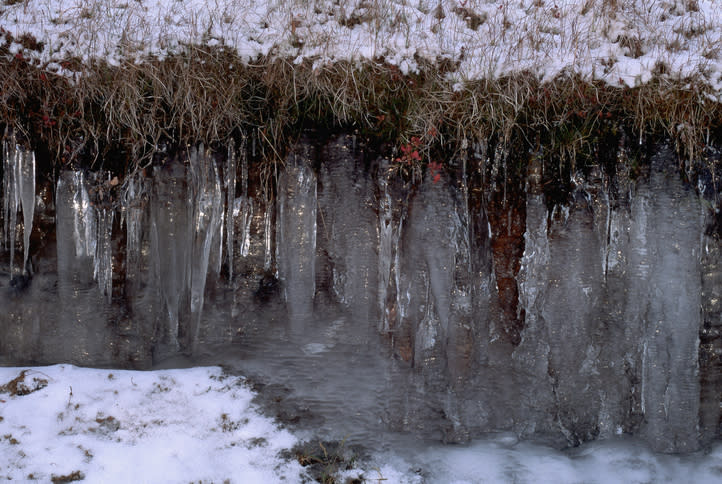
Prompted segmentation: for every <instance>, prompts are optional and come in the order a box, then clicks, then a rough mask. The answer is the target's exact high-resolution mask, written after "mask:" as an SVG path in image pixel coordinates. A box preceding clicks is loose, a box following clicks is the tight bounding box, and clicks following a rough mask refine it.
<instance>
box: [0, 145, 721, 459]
mask: <svg viewBox="0 0 722 484" xmlns="http://www.w3.org/2000/svg"><path fill="white" fill-rule="evenodd" d="M312 135H313V133H309V134H308V135H307V137H305V138H302V139H301V140H299V141H298V142H297V143H296V144H295V145H294V146H293V147H291V149H290V150H289V154H288V156H287V157H286V159H285V163H284V164H283V165H281V164H278V165H273V166H272V165H265V166H264V167H263V169H259V167H258V166H256V165H255V164H254V163H251V162H250V158H247V157H246V153H245V151H244V150H245V148H244V147H243V146H240V147H239V148H236V147H235V146H233V145H231V146H230V147H229V148H227V149H223V150H222V152H213V151H211V150H209V149H208V148H205V147H203V146H197V147H191V148H188V149H187V150H186V151H181V152H178V153H177V154H174V155H170V154H168V153H159V154H158V155H157V157H156V160H155V162H154V164H153V167H152V170H148V172H147V174H144V173H142V172H137V173H134V174H132V175H131V176H128V177H127V178H126V179H125V180H121V181H117V180H115V179H114V178H112V177H111V175H110V174H108V173H93V172H84V171H62V172H60V173H59V174H58V180H57V185H56V190H55V191H56V193H55V198H54V206H53V204H52V203H48V202H47V201H44V199H43V198H42V197H40V198H37V200H40V201H41V202H42V203H40V202H38V203H37V209H36V213H35V214H33V211H34V208H32V207H35V203H34V200H35V197H31V196H30V195H29V194H30V193H31V190H30V188H29V187H30V186H31V185H32V182H31V178H34V177H33V176H31V173H32V170H31V169H30V167H31V165H32V163H31V160H32V159H33V157H32V153H31V152H26V151H22V150H21V149H17V148H15V147H14V146H15V145H11V144H8V143H6V144H5V145H4V151H3V160H4V161H3V163H4V164H3V169H4V172H3V173H4V178H3V180H4V181H3V212H2V215H3V225H2V226H3V235H4V239H3V240H4V247H3V249H2V252H1V253H0V254H1V255H2V264H5V266H3V267H7V268H8V269H7V271H8V272H10V271H12V272H13V273H14V274H15V276H16V277H19V276H21V275H22V274H20V269H19V268H20V267H21V264H23V267H29V266H30V265H29V264H26V263H25V262H21V261H20V256H19V254H20V250H19V249H18V248H19V247H20V246H21V244H20V237H19V233H20V230H21V229H24V227H31V228H32V227H33V218H35V219H38V220H45V221H47V220H48V219H50V220H53V219H54V220H55V221H56V223H55V228H54V229H53V230H54V231H55V237H47V236H45V235H43V236H40V235H38V236H37V237H36V239H37V241H36V239H26V238H24V240H23V244H22V247H24V250H23V258H24V260H25V261H27V260H32V261H33V265H34V266H37V267H38V268H39V269H38V270H36V271H35V272H36V274H35V278H34V279H32V278H30V276H29V275H26V276H24V277H26V279H24V280H26V285H28V287H29V288H28V289H22V290H21V289H20V288H19V286H18V285H17V284H15V285H11V284H10V282H9V278H5V279H8V280H3V281H0V297H2V298H3V299H2V303H3V304H4V305H5V306H3V307H8V308H11V309H9V310H8V311H7V312H6V314H4V315H2V316H0V318H3V319H0V322H2V323H3V324H2V325H0V357H3V358H8V359H10V360H12V359H13V358H22V357H24V355H28V354H32V355H33V358H34V360H38V361H47V362H52V361H59V360H63V359H66V360H72V361H78V362H84V363H87V362H93V361H103V362H105V363H107V362H108V361H118V362H121V363H119V364H125V362H132V364H137V365H144V364H145V365H147V364H148V362H149V361H159V360H161V359H163V358H166V357H169V356H174V355H177V354H178V353H179V352H182V353H186V354H193V355H200V354H203V353H204V352H213V351H215V350H214V348H215V346H213V345H218V344H225V345H227V344H230V343H234V344H237V345H238V346H236V347H235V348H243V345H244V344H246V343H247V342H248V341H251V340H253V341H258V340H259V339H260V340H262V339H263V338H264V337H269V338H271V337H275V336H277V335H279V334H285V333H286V331H287V329H289V328H290V329H291V331H288V334H291V335H293V337H292V341H294V342H298V344H299V345H300V348H302V349H303V354H304V355H306V356H308V357H309V358H313V357H315V356H316V355H319V354H321V353H323V352H327V351H330V349H329V348H332V347H339V348H340V347H344V345H347V346H346V347H347V348H358V347H359V345H361V346H363V347H364V348H366V349H368V348H370V347H373V348H378V351H379V352H380V353H381V354H383V355H384V358H385V361H388V365H389V368H392V370H388V371H387V372H386V373H381V374H379V375H376V376H373V377H370V378H369V381H374V382H375V383H374V385H375V386H374V387H373V388H369V395H378V396H379V398H382V397H381V395H383V398H384V402H383V405H382V406H383V409H384V410H383V416H382V417H380V418H381V419H382V421H384V422H387V423H388V426H389V427H391V428H394V429H398V430H403V431H411V432H418V433H419V434H420V435H422V436H423V437H425V438H439V439H443V440H444V441H447V442H466V441H468V440H469V439H471V438H473V437H474V436H478V435H480V434H481V433H483V432H487V431H494V430H505V431H513V432H515V433H516V434H517V435H519V436H523V437H530V438H543V439H545V440H547V441H549V442H552V443H554V444H555V445H559V446H566V445H577V444H579V443H580V442H583V441H586V440H591V439H595V438H608V437H613V436H615V435H619V434H632V435H637V436H641V437H642V438H644V439H645V440H646V441H647V442H648V443H649V444H650V445H651V446H652V447H653V448H654V449H656V450H658V451H663V452H688V451H693V450H696V449H698V448H699V447H700V446H701V445H703V444H704V443H705V442H709V441H710V440H711V439H713V438H716V437H719V430H718V429H719V422H720V410H719V408H720V406H719V404H720V397H719V391H720V388H722V381H721V379H720V371H719V368H720V366H722V365H720V358H719V355H720V354H722V350H720V345H721V344H720V340H721V339H720V337H719V334H720V326H721V324H720V322H719V315H720V312H721V311H720V304H719V301H720V290H719V287H720V284H719V281H720V274H721V273H722V271H720V254H721V253H722V250H721V249H720V240H719V233H718V230H717V229H714V227H716V225H715V224H717V223H718V218H719V216H718V215H717V214H716V212H715V211H714V207H715V206H716V205H715V204H716V203H717V200H716V194H715V195H710V194H711V193H716V192H715V188H714V184H713V183H712V182H709V183H707V182H705V181H704V180H702V182H700V183H701V184H700V185H698V186H696V187H695V186H691V185H689V184H688V183H686V182H685V181H684V180H683V179H682V178H681V177H680V176H679V173H678V162H677V158H676V155H675V154H674V152H672V151H671V150H670V149H669V148H668V147H666V146H665V145H659V146H655V147H654V148H653V149H652V154H653V156H651V158H650V160H649V162H648V163H643V164H642V165H641V167H637V168H636V169H637V172H636V174H635V177H632V176H631V174H630V173H629V172H626V171H625V170H626V169H629V167H630V166H631V163H630V162H629V161H628V160H625V159H624V154H625V152H624V150H623V149H620V152H619V163H618V164H617V166H616V167H615V169H614V170H610V169H609V168H608V167H603V166H601V165H593V166H587V167H585V171H584V172H582V171H578V172H575V173H572V174H571V177H572V178H571V179H570V180H569V186H570V189H569V190H568V193H566V198H556V199H554V200H557V201H556V202H555V203H551V201H550V200H551V199H552V198H551V197H550V195H549V193H550V192H549V177H550V174H549V164H550V162H549V160H546V159H544V158H543V157H542V153H543V150H542V149H540V150H538V151H536V152H533V153H517V154H514V153H513V152H512V151H510V150H511V148H509V149H506V148H503V147H502V148H499V147H496V148H494V149H490V148H489V147H488V146H487V144H486V143H485V142H479V143H476V144H474V145H471V146H468V147H467V148H468V149H467V151H466V152H464V153H460V154H459V155H458V156H456V157H454V158H452V159H449V160H445V161H446V163H445V164H444V169H443V170H442V171H438V172H434V176H431V173H430V172H428V171H427V172H423V173H421V177H420V178H418V177H417V178H413V177H410V176H408V177H404V176H400V175H399V174H398V166H396V165H395V163H397V162H395V161H394V160H391V159H388V158H386V157H384V156H383V154H379V153H375V152H372V151H371V150H370V149H369V148H368V147H367V146H365V145H363V143H361V142H359V140H358V139H357V138H356V137H355V136H354V135H353V134H350V133H349V134H345V135H338V136H332V137H331V138H330V139H326V140H324V141H323V142H321V141H319V140H317V139H314V138H313V137H312ZM18 153H21V155H19V154H18ZM249 154H252V153H249ZM512 155H514V156H512ZM19 160H20V161H19ZM520 163H521V166H522V170H523V172H524V173H523V175H522V177H523V182H524V184H523V185H516V186H513V185H512V184H511V183H510V184H509V185H508V186H505V185H503V184H502V183H500V180H502V178H503V173H504V171H505V170H506V169H507V168H505V167H507V166H512V164H514V165H515V166H519V164H520ZM269 166H270V168H269ZM437 174H438V175H439V176H435V175H437ZM554 175H555V176H556V175H557V174H556V173H555V174H554ZM708 177H709V178H710V180H713V175H709V176H708ZM18 180H22V181H21V182H19V181H18ZM114 180H115V181H114ZM705 183H706V184H705ZM34 191H35V188H33V189H32V192H34ZM26 206H27V207H28V208H27V210H26ZM20 212H22V213H23V217H25V218H24V219H23V220H22V223H20V222H21V219H20V218H19V217H18V214H19V213H20ZM116 212H117V213H116ZM49 214H50V215H51V217H48V215H49ZM27 217H29V218H27ZM520 218H523V219H520ZM118 220H120V223H117V221H118ZM36 223H38V222H37V221H36ZM31 230H32V229H31ZM31 230H28V231H27V232H26V231H23V234H24V235H25V236H27V234H29V233H30V232H31ZM35 230H36V232H38V233H40V234H41V235H42V234H45V231H46V230H47V229H45V228H42V229H41V228H39V227H38V226H37V225H36V229H35ZM522 234H523V239H522V238H521V237H522ZM10 240H12V241H14V242H15V243H10V242H9V241H10ZM26 240H30V241H31V242H27V241H26ZM16 249H17V250H16ZM48 254H50V255H48ZM514 268H517V269H516V273H515V269H514ZM512 294H516V295H517V296H516V300H515V301H513V303H514V304H510V301H509V297H510V295H512ZM40 300H42V301H43V302H42V304H43V306H45V307H47V306H52V303H50V304H49V303H48V302H47V301H56V306H57V308H58V310H57V311H56V312H57V314H53V313H47V312H42V313H41V312H40V310H39V309H34V304H33V302H37V301H40ZM512 310H513V314H512V313H511V312H512ZM48 335H50V336H48ZM47 338H55V339H56V340H57V341H62V342H64V343H63V344H62V345H60V346H58V348H60V349H57V350H50V349H49V348H50V346H51V345H49V344H45V343H43V341H45V340H46V339H47ZM254 338H255V339H254ZM329 341H331V342H332V343H329ZM354 345H356V346H354ZM340 354H343V353H340ZM345 357H348V361H349V363H348V364H352V363H351V362H354V363H353V364H355V365H358V364H361V365H363V364H364V363H363V362H358V361H356V360H354V352H353V351H350V352H349V353H348V355H345V354H344V358H345ZM43 358H45V359H43ZM299 361H301V360H299ZM299 361H296V360H293V361H289V365H295V364H302V363H299ZM304 361H305V360H304ZM378 367H379V365H378V364H377V365H376V366H375V370H373V371H380V370H379V369H378ZM369 371H371V370H369ZM400 375H401V376H400Z"/></svg>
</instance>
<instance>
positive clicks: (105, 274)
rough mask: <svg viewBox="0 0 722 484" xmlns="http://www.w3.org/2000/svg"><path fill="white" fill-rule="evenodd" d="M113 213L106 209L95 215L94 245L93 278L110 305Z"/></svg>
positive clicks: (98, 211) (111, 291) (111, 293)
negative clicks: (95, 238)
mask: <svg viewBox="0 0 722 484" xmlns="http://www.w3.org/2000/svg"><path fill="white" fill-rule="evenodd" d="M114 214H115V211H114V210H112V209H108V208H102V209H98V210H97V213H96V217H97V222H98V228H97V235H98V240H97V242H96V244H95V255H94V257H95V259H94V263H93V276H94V277H95V280H96V281H98V287H99V288H100V292H101V293H102V294H103V295H104V296H105V300H106V301H107V302H108V304H110V302H111V300H112V299H113V258H112V256H113V253H112V234H113V216H114Z"/></svg>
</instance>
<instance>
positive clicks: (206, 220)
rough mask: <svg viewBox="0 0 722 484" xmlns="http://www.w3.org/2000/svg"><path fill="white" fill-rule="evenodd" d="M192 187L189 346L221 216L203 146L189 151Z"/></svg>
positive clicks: (214, 172)
mask: <svg viewBox="0 0 722 484" xmlns="http://www.w3.org/2000/svg"><path fill="white" fill-rule="evenodd" d="M190 167H191V170H190V171H191V175H192V182H193V184H192V188H193V190H192V191H193V194H194V198H193V199H194V200H195V202H196V204H195V207H194V210H193V215H194V216H193V219H192V221H193V227H194V233H193V236H192V240H193V245H192V257H191V271H190V276H191V279H190V288H191V317H192V320H193V327H192V328H191V347H192V350H193V351H195V350H196V348H197V346H198V343H199V333H200V322H201V316H202V312H203V302H204V293H205V287H206V278H207V275H208V263H209V259H210V253H211V247H212V242H213V240H214V237H220V233H219V230H220V227H221V220H222V218H223V192H222V190H221V182H220V178H219V176H218V169H217V167H216V164H215V162H214V160H213V159H212V158H211V157H210V156H208V155H207V153H205V151H204V148H203V145H201V146H200V147H199V148H198V149H191V151H190Z"/></svg>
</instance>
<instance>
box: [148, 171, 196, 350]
mask: <svg viewBox="0 0 722 484" xmlns="http://www.w3.org/2000/svg"><path fill="white" fill-rule="evenodd" d="M190 203H191V200H189V195H188V188H187V183H186V176H185V171H184V167H183V165H181V164H180V163H173V162H170V163H167V164H166V165H165V166H163V167H160V166H158V167H155V170H154V177H153V197H152V198H151V224H152V230H151V245H152V254H153V255H152V259H153V260H154V261H155V265H156V273H157V277H158V283H159V287H160V293H161V297H162V299H163V303H164V305H165V307H166V310H167V312H168V324H169V325H168V328H167V332H165V336H167V338H168V342H169V343H170V344H171V345H173V346H175V347H176V348H177V347H179V342H178V328H179V317H180V305H181V301H184V300H185V299H184V298H185V295H186V292H187V288H188V286H189V284H188V277H189V276H188V272H189V270H188V265H189V260H190V257H191V249H190V233H189V231H190V225H191V223H190V220H189V211H190V210H189V208H188V206H189V204H190Z"/></svg>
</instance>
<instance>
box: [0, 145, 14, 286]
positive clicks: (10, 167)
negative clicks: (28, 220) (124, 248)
mask: <svg viewBox="0 0 722 484" xmlns="http://www.w3.org/2000/svg"><path fill="white" fill-rule="evenodd" d="M3 145H4V149H3V152H4V159H5V170H4V173H5V175H4V177H3V185H4V188H5V190H4V195H5V203H4V215H5V217H4V220H5V243H6V245H7V244H9V247H10V278H11V279H12V277H13V264H14V261H15V238H16V234H15V230H16V229H17V212H18V194H17V181H16V180H17V176H16V171H17V149H16V146H15V140H14V139H11V141H10V142H7V141H6V142H4V143H3Z"/></svg>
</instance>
